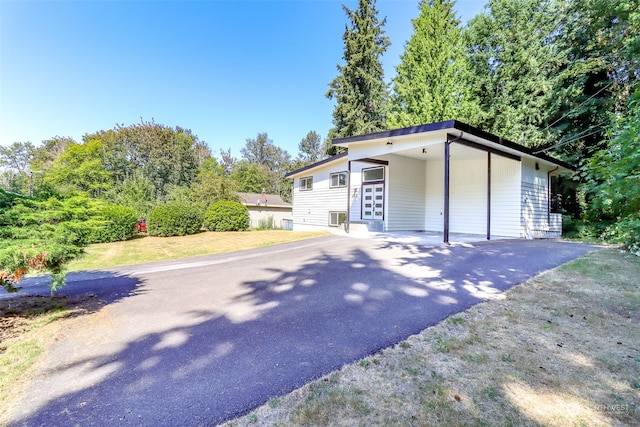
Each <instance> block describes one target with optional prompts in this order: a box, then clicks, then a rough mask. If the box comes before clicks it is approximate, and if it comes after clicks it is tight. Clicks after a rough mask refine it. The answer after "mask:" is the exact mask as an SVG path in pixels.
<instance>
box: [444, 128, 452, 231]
mask: <svg viewBox="0 0 640 427" xmlns="http://www.w3.org/2000/svg"><path fill="white" fill-rule="evenodd" d="M450 146H451V141H450V140H449V136H448V135H447V140H446V141H445V142H444V230H443V233H442V234H443V235H444V243H449V173H450V170H449V154H450V150H451V147H450Z"/></svg>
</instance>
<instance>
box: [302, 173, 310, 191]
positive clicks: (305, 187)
mask: <svg viewBox="0 0 640 427" xmlns="http://www.w3.org/2000/svg"><path fill="white" fill-rule="evenodd" d="M311 189H313V177H312V176H305V177H303V178H300V191H308V190H311Z"/></svg>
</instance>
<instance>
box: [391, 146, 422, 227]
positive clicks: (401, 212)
mask: <svg viewBox="0 0 640 427" xmlns="http://www.w3.org/2000/svg"><path fill="white" fill-rule="evenodd" d="M386 160H389V173H388V176H387V182H388V184H387V192H386V193H387V209H386V213H387V230H389V231H394V230H424V215H425V193H426V162H425V161H424V160H418V159H411V158H408V157H401V156H394V155H391V156H388V157H387V158H386Z"/></svg>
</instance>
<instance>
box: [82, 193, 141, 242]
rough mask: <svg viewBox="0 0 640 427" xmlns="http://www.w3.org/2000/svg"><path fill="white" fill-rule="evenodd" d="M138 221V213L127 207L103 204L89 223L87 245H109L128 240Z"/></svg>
mask: <svg viewBox="0 0 640 427" xmlns="http://www.w3.org/2000/svg"><path fill="white" fill-rule="evenodd" d="M137 220H138V216H137V214H136V211H135V210H133V209H131V208H128V207H126V206H121V205H114V204H110V203H109V204H103V205H102V206H100V207H99V208H98V212H97V215H96V217H95V219H92V220H89V221H87V227H88V228H89V233H88V236H87V243H108V242H116V241H118V240H127V239H129V238H130V237H131V236H133V227H134V225H135V223H136V221H137Z"/></svg>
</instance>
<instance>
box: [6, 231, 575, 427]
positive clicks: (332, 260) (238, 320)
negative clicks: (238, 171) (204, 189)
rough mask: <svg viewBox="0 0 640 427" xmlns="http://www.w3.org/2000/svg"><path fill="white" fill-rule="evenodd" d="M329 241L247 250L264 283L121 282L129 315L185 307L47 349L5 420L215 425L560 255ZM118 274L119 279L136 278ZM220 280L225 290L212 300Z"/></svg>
mask: <svg viewBox="0 0 640 427" xmlns="http://www.w3.org/2000/svg"><path fill="white" fill-rule="evenodd" d="M345 242H346V243H345ZM338 243H339V244H343V243H344V244H345V245H346V246H349V248H350V249H349V250H348V251H346V252H345V251H337V250H333V249H324V250H322V251H321V252H319V253H313V254H311V255H310V256H307V257H306V259H305V260H303V261H295V260H294V259H292V260H291V262H290V264H289V265H286V263H282V262H276V260H275V259H273V260H272V259H269V255H265V257H263V258H253V260H252V263H261V264H260V265H265V267H257V269H256V268H254V270H253V271H258V272H259V273H258V274H257V275H258V276H261V277H267V278H268V279H266V280H260V279H256V280H247V279H246V278H245V277H244V276H242V273H241V272H242V268H238V270H237V271H238V279H237V283H234V284H233V285H232V284H227V283H220V282H219V281H218V280H219V279H218V277H217V275H216V271H215V270H213V271H212V272H211V274H209V275H208V279H207V283H203V284H202V285H201V286H200V285H198V286H199V287H198V292H194V293H193V295H192V296H189V295H191V294H189V292H188V291H189V290H188V289H185V292H184V293H181V292H177V293H175V292H172V293H171V294H170V295H169V296H167V295H164V296H163V294H162V292H157V291H155V290H154V289H153V288H152V284H151V281H148V282H147V283H146V285H145V293H142V294H141V293H138V292H136V291H135V286H132V287H131V288H130V289H128V291H127V292H128V294H127V295H131V292H133V293H134V294H136V295H135V297H134V298H124V297H125V296H126V295H125V294H121V295H120V296H119V298H124V299H123V300H122V301H123V302H124V303H130V304H131V307H132V309H134V310H135V307H136V303H135V301H137V300H138V299H139V300H142V299H149V298H155V299H156V300H154V301H157V304H158V307H163V304H166V307H167V308H168V310H169V308H171V309H173V308H174V307H175V305H176V304H178V303H179V304H181V306H184V307H186V308H185V309H184V311H182V312H180V313H179V315H178V316H177V318H179V320H177V321H176V322H175V324H176V325H175V326H172V327H166V328H164V329H162V330H161V331H159V332H154V333H147V334H144V335H142V336H140V337H138V338H136V339H135V340H131V341H126V342H119V341H118V337H117V332H112V329H108V328H107V327H106V326H104V327H101V328H97V329H96V330H95V331H94V333H95V334H97V335H100V334H108V333H114V340H115V341H116V343H115V344H114V345H113V346H109V347H108V348H104V350H103V351H102V352H101V353H102V354H100V355H97V356H96V355H94V356H91V357H79V358H75V359H72V360H61V361H59V362H55V358H54V363H51V364H50V365H49V366H48V367H47V372H46V375H42V376H41V377H40V378H38V379H37V380H36V383H35V384H33V385H32V387H31V390H30V391H28V392H31V393H32V395H30V396H29V398H28V399H27V400H26V401H25V404H24V405H23V408H21V410H20V411H19V413H18V415H17V418H16V419H15V422H14V423H13V425H49V426H51V425H87V424H102V425H116V424H118V425H214V424H217V423H220V422H222V421H224V420H228V419H231V418H234V417H236V416H239V415H242V414H243V413H246V412H247V411H249V410H251V409H252V408H255V407H256V406H258V405H260V404H262V403H264V402H266V401H267V400H268V399H269V398H271V397H273V396H278V395H282V394H284V393H286V392H289V391H291V390H293V389H295V388H297V387H300V386H301V385H303V384H305V383H306V382H308V381H310V380H312V379H315V378H318V377H320V376H322V375H324V374H327V373H329V372H331V371H333V370H335V369H338V368H340V367H341V366H343V365H344V364H345V363H349V362H353V361H356V360H358V359H360V358H363V357H365V356H367V355H369V354H372V353H375V352H377V351H378V350H380V349H382V348H385V347H388V346H390V345H393V344H395V343H398V342H399V341H402V340H403V339H405V338H406V337H408V336H409V335H412V334H415V333H417V332H419V331H421V330H423V329H424V328H426V327H428V326H430V325H432V324H435V323H437V322H439V321H441V320H442V319H445V318H446V317H448V316H449V315H451V314H453V313H455V312H458V311H460V310H463V309H466V308H467V307H469V306H471V305H473V304H475V303H477V302H480V301H482V300H484V299H486V298H488V297H491V296H494V295H496V294H498V293H499V292H501V291H503V290H506V289H508V288H509V287H511V286H513V285H514V284H516V283H519V282H521V281H522V280H524V279H526V278H528V277H529V276H530V274H529V273H528V270H527V269H525V268H523V263H525V264H524V265H527V264H531V263H535V264H536V265H535V267H539V268H540V269H547V268H551V267H554V266H555V265H558V264H560V263H562V262H564V261H563V259H564V258H563V257H555V261H554V260H551V258H553V257H544V256H540V257H539V258H545V259H546V261H544V262H543V261H541V260H539V259H538V260H536V259H532V258H531V254H532V252H529V253H527V254H521V255H520V252H521V250H522V247H520V246H518V245H517V244H510V243H507V244H506V246H505V248H506V249H502V247H501V246H499V245H494V244H493V243H491V242H489V243H486V244H484V243H483V244H480V245H476V246H469V247H446V246H438V247H433V248H419V247H416V246H412V245H410V246H404V247H403V246H402V245H397V244H389V243H384V244H378V243H375V242H372V243H371V244H370V245H373V246H378V247H377V249H375V250H371V249H368V248H366V247H361V246H364V245H360V246H359V245H358V244H356V243H353V242H352V241H348V240H339V241H338ZM544 250H547V248H546V247H545V248H542V247H536V248H535V250H534V251H533V253H539V251H544ZM584 252H587V250H586V249H585V250H584V251H583V253H584ZM567 256H569V255H567ZM571 256H577V255H575V254H574V255H571ZM538 264H539V265H538ZM218 268H225V266H224V265H222V266H221V267H218ZM229 268H230V267H229ZM234 271H235V270H234ZM537 271H539V270H536V272H537ZM96 280H101V279H96ZM110 280H113V279H110ZM122 280H124V281H125V286H124V287H123V288H127V286H126V284H127V283H128V284H129V285H133V284H134V283H135V281H136V280H137V279H132V278H123V279H122ZM127 280H132V282H126V281H127ZM174 280H175V285H174V286H175V287H174V288H173V289H180V287H181V286H184V276H182V275H176V277H175V279H174ZM135 284H137V283H135ZM222 287H224V289H225V290H226V289H227V288H229V289H232V291H229V292H230V294H229V295H226V296H222V292H218V291H217V290H216V289H218V290H221V289H223V288H222ZM229 292H227V293H229ZM187 298H192V299H189V300H187ZM221 301H222V302H221ZM189 306H191V307H194V308H192V309H189V308H188V307H189ZM132 314H136V316H135V319H145V318H143V317H140V313H132ZM132 318H133V317H132ZM125 320H126V319H125ZM157 320H159V319H157ZM131 321H133V320H131ZM143 321H145V322H154V319H153V318H151V319H149V318H146V319H145V320H143ZM111 327H112V325H109V328H111ZM44 390H46V392H45V391H44Z"/></svg>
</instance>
